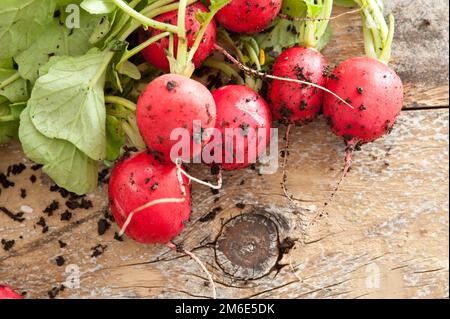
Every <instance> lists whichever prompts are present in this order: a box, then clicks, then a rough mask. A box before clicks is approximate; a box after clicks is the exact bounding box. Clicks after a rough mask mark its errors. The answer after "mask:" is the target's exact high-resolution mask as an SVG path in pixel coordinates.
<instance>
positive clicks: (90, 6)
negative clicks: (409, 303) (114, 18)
mask: <svg viewBox="0 0 450 319" xmlns="http://www.w3.org/2000/svg"><path fill="white" fill-rule="evenodd" d="M81 7H82V8H83V9H84V10H86V11H87V12H89V13H91V14H105V13H111V12H113V11H114V10H115V9H116V5H115V4H114V2H112V1H111V0H84V1H83V2H82V3H81Z"/></svg>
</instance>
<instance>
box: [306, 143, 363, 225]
mask: <svg viewBox="0 0 450 319" xmlns="http://www.w3.org/2000/svg"><path fill="white" fill-rule="evenodd" d="M356 145H357V143H356V142H354V141H350V142H348V143H347V148H346V150H345V159H344V168H343V170H342V174H341V177H340V178H339V181H338V183H337V184H336V187H335V188H334V190H333V192H332V193H331V195H330V197H329V198H328V200H327V201H326V202H325V203H324V204H323V208H322V210H320V211H318V212H317V213H316V215H314V217H313V219H312V220H311V222H310V223H309V224H308V226H307V227H308V228H309V226H310V225H312V224H314V223H315V221H316V220H317V218H318V217H319V216H322V215H323V214H324V213H325V208H326V207H327V206H328V205H329V204H330V203H331V201H332V200H333V198H334V197H335V196H336V194H337V192H338V191H339V189H340V187H341V185H342V182H343V181H344V178H345V177H346V176H347V174H348V172H349V171H350V168H351V166H352V163H353V152H354V151H355V147H356Z"/></svg>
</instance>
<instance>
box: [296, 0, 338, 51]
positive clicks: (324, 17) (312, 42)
mask: <svg viewBox="0 0 450 319" xmlns="http://www.w3.org/2000/svg"><path fill="white" fill-rule="evenodd" d="M317 5H320V6H322V9H321V10H320V12H319V13H318V14H312V13H311V12H309V10H307V12H306V19H305V21H304V22H302V23H301V25H300V32H299V36H300V38H299V42H300V44H301V45H303V46H306V47H308V48H316V47H317V44H318V43H319V41H320V39H321V38H322V37H323V35H324V34H325V32H326V30H327V27H328V23H329V21H330V17H331V13H332V11H333V0H324V1H318V2H317Z"/></svg>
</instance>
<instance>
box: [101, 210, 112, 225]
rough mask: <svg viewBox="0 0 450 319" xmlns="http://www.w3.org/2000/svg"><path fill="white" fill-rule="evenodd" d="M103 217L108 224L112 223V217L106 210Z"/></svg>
mask: <svg viewBox="0 0 450 319" xmlns="http://www.w3.org/2000/svg"><path fill="white" fill-rule="evenodd" d="M103 216H104V217H105V219H107V220H109V221H110V222H114V215H113V214H112V213H111V212H110V211H108V210H106V211H105V213H104V214H103Z"/></svg>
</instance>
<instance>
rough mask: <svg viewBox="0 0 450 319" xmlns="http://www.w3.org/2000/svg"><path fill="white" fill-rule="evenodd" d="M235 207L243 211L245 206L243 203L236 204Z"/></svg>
mask: <svg viewBox="0 0 450 319" xmlns="http://www.w3.org/2000/svg"><path fill="white" fill-rule="evenodd" d="M236 207H237V208H239V209H244V208H245V204H244V203H237V204H236Z"/></svg>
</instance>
